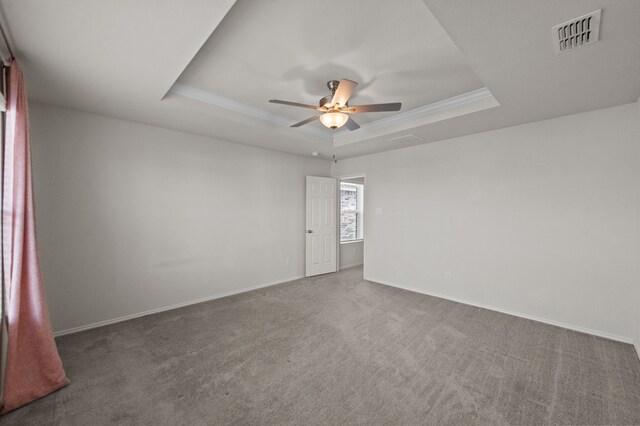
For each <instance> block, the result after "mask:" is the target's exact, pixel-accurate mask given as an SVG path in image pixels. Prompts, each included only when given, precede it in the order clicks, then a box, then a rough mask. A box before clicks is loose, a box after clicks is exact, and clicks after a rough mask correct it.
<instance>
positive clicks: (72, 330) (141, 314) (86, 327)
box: [53, 276, 304, 337]
mask: <svg viewBox="0 0 640 426" xmlns="http://www.w3.org/2000/svg"><path fill="white" fill-rule="evenodd" d="M301 278H304V276H299V277H292V278H287V279H285V280H280V281H272V282H268V283H265V284H260V285H256V286H253V287H248V288H243V289H240V290H232V291H227V292H225V293H220V294H216V295H214V296H207V297H202V298H200V299H194V300H189V301H188V302H182V303H176V304H175V305H170V306H164V307H162V308H155V309H150V310H148V311H144V312H138V313H135V314H131V315H124V316H121V317H117V318H112V319H108V320H104V321H99V322H94V323H92V324H87V325H81V326H78V327H73V328H68V329H66V330H60V331H56V332H54V333H53V336H54V337H58V336H64V335H66V334H72V333H78V332H80V331H84V330H90V329H92V328H98V327H103V326H105V325H109V324H115V323H118V322H122V321H127V320H130V319H134V318H140V317H144V316H146V315H151V314H157V313H159V312H165V311H170V310H173V309H178V308H183V307H185V306H189V305H195V304H197V303H202V302H207V301H209V300H215V299H221V298H223V297H228V296H233V295H234V294H239V293H246V292H248V291H253V290H258V289H261V288H264V287H270V286H272V285H277V284H282V283H286V282H289V281H295V280H299V279H301Z"/></svg>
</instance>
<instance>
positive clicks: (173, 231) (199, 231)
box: [30, 103, 330, 331]
mask: <svg viewBox="0 0 640 426" xmlns="http://www.w3.org/2000/svg"><path fill="white" fill-rule="evenodd" d="M30 107H31V111H30V112H31V140H32V151H33V163H34V179H35V180H34V185H35V195H36V212H37V217H36V219H37V226H38V229H37V231H38V238H39V247H40V256H41V260H42V270H43V276H44V282H45V288H46V292H47V299H48V302H49V308H50V311H51V316H52V321H53V327H54V329H55V330H56V331H61V330H67V329H71V328H74V327H81V326H85V325H88V324H93V323H97V322H100V321H107V320H111V319H114V318H118V317H122V316H127V315H135V314H138V313H140V312H144V311H148V310H153V309H158V308H162V307H166V306H171V305H175V304H180V303H185V302H188V301H192V300H197V299H201V298H210V297H212V296H215V295H220V294H224V293H228V292H235V291H239V290H243V289H248V288H251V287H254V286H259V285H263V284H267V283H272V282H279V281H286V280H291V279H294V278H297V277H301V276H303V275H304V229H305V228H304V226H305V225H304V190H305V179H304V177H305V175H318V176H327V175H328V174H329V170H330V166H329V163H328V162H326V161H322V160H313V159H310V158H304V157H299V156H294V155H289V154H283V153H278V152H274V151H269V150H262V149H259V148H253V147H248V146H243V145H238V144H233V143H228V142H223V141H218V140H213V139H209V138H206V137H200V136H196V135H192V134H185V133H180V132H175V131H171V130H166V129H161V128H157V127H152V126H146V125H141V124H137V123H132V122H128V121H123V120H117V119H112V118H108V117H103V116H98V115H92V114H87V113H81V112H76V111H70V110H65V109H61V108H57V107H52V106H46V105H43V104H38V103H32V104H31V105H30Z"/></svg>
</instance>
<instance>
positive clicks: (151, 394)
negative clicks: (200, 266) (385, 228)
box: [0, 268, 640, 425]
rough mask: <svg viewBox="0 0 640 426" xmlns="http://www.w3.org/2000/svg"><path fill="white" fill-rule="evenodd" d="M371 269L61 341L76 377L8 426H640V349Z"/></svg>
mask: <svg viewBox="0 0 640 426" xmlns="http://www.w3.org/2000/svg"><path fill="white" fill-rule="evenodd" d="M361 276H362V270H361V269H360V268H353V269H348V270H346V271H342V272H340V273H338V274H330V275H325V276H320V277H314V278H309V279H303V280H299V281H293V282H290V283H286V284H281V285H278V286H273V287H269V288H265V289H262V290H256V291H252V292H250V293H244V294H240V295H236V296H232V297H227V298H224V299H218V300H214V301H211V302H206V303H201V304H198V305H194V306H190V307H186V308H181V309H177V310H174V311H170V312H164V313H161V314H156V315H152V316H147V317H144V318H140V319H135V320H131V321H127V322H123V323H119V324H115V325H111V326H107V327H103V328H100V329H95V330H89V331H86V332H82V333H77V334H73V335H69V336H65V337H62V338H60V339H58V344H59V349H60V354H61V356H62V360H63V362H64V364H65V367H66V370H67V374H68V376H69V378H70V379H71V382H72V383H71V385H70V386H68V387H66V388H64V389H62V390H60V391H58V392H56V393H55V394H53V395H50V396H48V397H45V398H43V399H41V400H39V401H36V402H35V403H32V404H31V405H28V406H26V407H24V408H21V409H19V410H17V411H15V412H13V413H10V414H8V415H6V416H4V417H2V418H0V421H1V422H2V423H3V425H13V424H29V425H40V424H47V425H48V424H63V425H102V424H123V425H178V424H180V425H210V424H269V425H271V424H274V425H275V424H297V425H309V424H317V425H328V424H333V425H337V424H387V425H391V424H393V425H398V424H491V425H496V424H640V361H639V360H638V358H637V356H636V354H635V352H634V350H633V348H632V346H630V345H626V344H622V343H616V342H613V341H609V340H606V339H601V338H597V337H593V336H589V335H586V334H581V333H577V332H573V331H569V330H565V329H562V328H557V327H553V326H549V325H545V324H541V323H537V322H533V321H529V320H525V319H521V318H517V317H513V316H509V315H504V314H500V313H496V312H492V311H488V310H484V309H479V308H474V307H471V306H466V305H462V304H458V303H454V302H450V301H447V300H443V299H438V298H435V297H429V296H424V295H420V294H416V293H411V292H408V291H403V290H399V289H395V288H392V287H387V286H383V285H380V284H374V283H371V282H366V281H363V280H362V278H361Z"/></svg>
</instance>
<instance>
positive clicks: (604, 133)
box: [332, 104, 640, 341]
mask: <svg viewBox="0 0 640 426" xmlns="http://www.w3.org/2000/svg"><path fill="white" fill-rule="evenodd" d="M637 121H638V111H637V105H635V104H630V105H625V106H620V107H615V108H609V109H604V110H599V111H594V112H589V113H585V114H579V115H573V116H567V117H562V118H558V119H553V120H547V121H542V122H536V123H530V124H525V125H520V126H516V127H510V128H505V129H500V130H495V131H490V132H485V133H479V134H475V135H470V136H465V137H459V138H454V139H450V140H446V141H441V142H436V143H429V144H425V145H420V146H416V147H409V148H405V149H401V150H395V151H389V152H384V153H380V154H374V155H368V156H363V157H358V158H353V159H348V160H344V161H339V162H338V164H337V165H333V166H332V169H333V174H334V176H341V175H348V174H350V173H366V179H367V197H366V200H365V212H366V214H367V216H366V217H367V219H366V221H365V235H366V239H367V244H366V247H365V256H366V259H367V262H366V264H365V271H364V272H365V278H366V279H368V280H372V281H377V282H381V283H388V284H393V285H399V286H404V287H408V288H412V289H415V290H418V291H423V292H427V293H431V294H435V295H441V296H444V297H447V298H452V299H457V300H461V301H466V302H469V303H472V304H476V305H481V306H486V307H492V308H495V309H498V310H503V311H508V312H512V313H516V314H520V315H524V316H529V317H534V318H539V319H542V320H545V321H549V322H555V323H559V324H565V325H568V326H570V327H573V328H577V329H583V330H589V331H592V332H595V333H598V334H602V335H608V336H612V337H614V338H620V339H622V340H627V341H631V340H632V339H633V336H634V335H637V333H638V329H637V327H634V322H635V323H636V325H637V321H638V317H637V312H638V306H640V305H639V304H638V303H634V302H633V300H632V299H631V296H632V294H633V293H632V292H633V291H634V288H637V286H638V283H639V282H640V281H639V277H638V269H637V267H636V264H637V262H638V259H639V258H640V255H639V253H638V244H637V236H638V225H639V224H638V218H639V212H638V211H639V205H638V204H639V194H640V192H639V190H640V187H639V181H640V149H639V148H640V128H639V126H638V125H637ZM376 209H381V214H377V213H376ZM449 273H450V275H449Z"/></svg>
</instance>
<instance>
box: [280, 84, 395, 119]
mask: <svg viewBox="0 0 640 426" xmlns="http://www.w3.org/2000/svg"><path fill="white" fill-rule="evenodd" d="M357 85H358V83H356V82H355V81H351V80H340V81H338V80H331V81H329V82H327V87H328V88H329V90H331V95H329V96H325V97H324V98H322V99H320V102H319V103H318V106H314V105H307V104H301V103H298V102H289V101H281V100H279V99H271V100H270V101H269V102H271V103H274V104H282V105H290V106H295V107H301V108H309V109H315V110H316V111H320V112H321V113H322V114H319V115H314V116H313V117H310V118H307V119H306V120H303V121H301V122H299V123H296V124H294V125H292V126H291V127H300V126H303V125H305V124H308V123H311V122H312V121H314V120H316V119H319V120H320V122H321V123H322V124H323V125H324V126H325V127H328V128H330V129H337V128H339V127H342V126H346V128H347V129H349V130H356V129H359V128H360V125H359V124H358V123H356V122H355V121H353V119H352V118H351V117H349V114H355V113H360V112H380V111H400V108H401V107H402V104H401V103H400V102H394V103H390V104H372V105H353V106H349V103H348V102H349V98H350V97H351V95H352V94H353V91H354V89H355V88H356V86H357Z"/></svg>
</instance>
